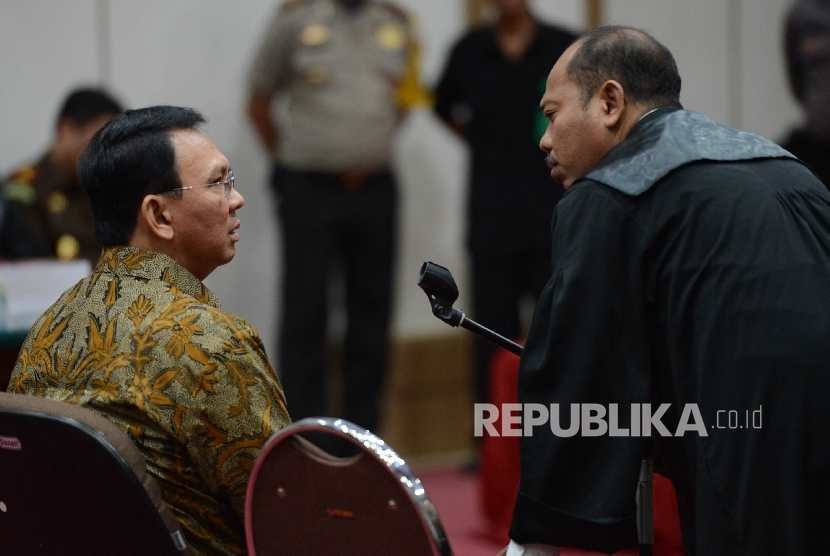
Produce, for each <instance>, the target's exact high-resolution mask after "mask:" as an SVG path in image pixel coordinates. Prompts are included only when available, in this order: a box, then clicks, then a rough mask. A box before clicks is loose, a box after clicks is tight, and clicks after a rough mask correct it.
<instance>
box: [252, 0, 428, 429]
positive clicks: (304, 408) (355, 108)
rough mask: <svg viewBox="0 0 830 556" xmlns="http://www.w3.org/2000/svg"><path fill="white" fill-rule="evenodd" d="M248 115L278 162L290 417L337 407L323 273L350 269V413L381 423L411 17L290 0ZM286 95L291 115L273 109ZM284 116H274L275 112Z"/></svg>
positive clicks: (258, 70) (267, 47) (273, 27)
mask: <svg viewBox="0 0 830 556" xmlns="http://www.w3.org/2000/svg"><path fill="white" fill-rule="evenodd" d="M250 88H251V95H250V99H249V104H248V109H249V115H250V117H251V120H252V122H253V124H254V126H255V128H256V130H257V132H258V134H259V136H260V138H261V140H262V142H263V144H264V146H265V148H266V149H267V151H268V152H269V154H271V155H272V156H273V158H274V171H273V174H272V187H273V189H274V190H275V191H276V193H277V197H278V200H279V203H278V204H279V207H278V215H279V217H280V222H281V225H282V237H283V256H284V261H283V262H284V265H283V271H284V278H283V291H282V307H283V314H282V322H281V326H280V358H279V361H280V365H279V370H280V372H281V378H282V383H283V386H284V388H285V394H286V399H288V400H289V403H290V405H291V415H292V417H293V418H294V419H300V418H303V417H308V416H314V415H325V414H328V413H329V411H328V406H327V400H326V399H325V366H326V365H325V363H326V343H325V338H326V321H327V310H328V309H327V303H326V294H327V291H328V277H329V272H330V269H331V263H332V262H333V261H342V262H343V263H344V267H345V272H346V278H345V280H346V310H347V318H348V323H347V330H346V336H345V339H344V344H343V380H344V389H345V391H344V398H345V399H344V400H343V414H342V416H343V417H344V418H346V419H348V420H350V421H353V422H355V423H357V424H358V425H361V426H363V427H366V428H369V429H376V427H377V424H378V418H379V401H380V396H381V386H382V381H383V377H384V371H385V367H386V356H387V337H388V324H389V316H390V304H391V303H390V302H391V288H392V266H393V260H394V254H395V253H394V249H395V236H396V210H397V191H396V184H395V178H394V176H393V175H392V172H391V169H390V159H391V145H392V142H393V137H394V134H395V131H396V129H397V126H398V124H399V123H400V120H401V116H402V114H403V112H404V111H405V110H406V109H408V108H409V107H411V106H412V105H414V104H416V103H418V102H420V101H422V100H424V98H423V96H424V93H423V89H422V88H421V87H420V86H419V80H418V76H417V48H416V43H415V38H414V35H413V29H412V25H411V22H410V20H409V18H408V16H407V14H406V13H405V12H403V11H402V10H401V9H400V8H398V7H396V6H394V5H392V4H390V3H387V2H378V1H375V0H288V1H287V2H286V3H285V4H283V6H282V7H281V8H280V9H278V10H277V13H276V15H275V17H274V19H273V20H272V22H271V23H270V25H269V26H268V28H267V31H266V34H265V37H264V40H263V41H262V43H261V46H260V48H259V51H258V52H257V54H256V57H255V60H254V63H253V66H252V68H251V72H250ZM276 97H283V98H284V99H285V100H287V102H286V103H285V107H286V109H285V112H286V114H285V115H286V116H287V117H285V118H278V119H275V118H274V117H272V116H275V114H273V113H272V101H273V100H274V99H275V98H276ZM277 120H279V121H277Z"/></svg>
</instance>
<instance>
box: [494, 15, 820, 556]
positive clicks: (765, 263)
mask: <svg viewBox="0 0 830 556" xmlns="http://www.w3.org/2000/svg"><path fill="white" fill-rule="evenodd" d="M679 94H680V77H679V76H678V74H677V68H676V65H675V63H674V60H673V58H672V56H671V53H670V52H669V51H668V50H667V49H666V48H665V47H663V46H662V45H661V44H659V43H658V42H657V41H655V40H654V39H653V38H652V37H650V36H649V35H647V34H645V33H643V32H641V31H638V30H635V29H630V28H623V27H605V28H599V29H596V30H593V31H591V32H589V33H587V34H586V35H583V37H581V38H580V39H579V40H578V41H577V42H576V43H575V44H574V45H573V46H571V47H570V48H569V49H568V50H567V51H566V52H565V53H564V54H563V55H562V57H561V58H560V59H559V61H558V62H557V63H556V65H555V66H554V68H553V70H552V71H551V73H550V76H549V78H548V82H547V89H546V92H545V95H544V97H543V99H542V103H541V108H542V110H543V112H544V113H545V115H546V116H547V118H548V129H547V132H546V134H545V136H544V137H543V138H542V140H541V147H542V150H544V151H545V152H547V153H548V159H547V160H548V165H549V167H550V168H551V176H552V177H553V179H554V180H555V181H557V182H560V183H562V184H563V185H564V186H565V188H566V190H567V191H566V193H565V195H564V196H563V198H562V200H561V201H560V202H559V205H558V206H557V208H556V211H555V214H554V219H553V252H552V276H551V278H550V280H549V281H548V283H547V285H546V287H545V289H544V291H543V293H542V296H541V298H540V301H539V304H538V305H537V309H536V312H535V314H534V316H533V322H532V324H531V329H530V333H529V336H528V339H527V343H526V348H525V352H524V355H523V356H522V361H521V367H520V376H519V395H520V402H522V403H523V404H524V406H523V408H524V413H523V417H524V422H523V430H524V434H523V437H522V439H521V459H522V475H521V484H520V486H519V495H518V500H517V503H516V507H515V511H514V516H513V525H512V528H511V534H510V536H511V539H513V540H512V542H511V545H510V546H509V547H508V548H507V549H506V552H507V554H530V553H532V554H544V555H548V554H554V555H555V554H558V553H559V549H558V548H556V547H563V546H575V547H582V548H587V549H593V550H599V551H603V552H612V551H615V550H619V549H622V548H625V547H630V546H636V544H637V536H636V526H635V522H636V519H635V490H636V487H637V482H638V474H639V469H640V461H641V458H642V457H643V450H644V444H645V442H646V441H647V439H648V438H647V437H651V436H652V435H653V436H654V441H655V442H656V445H657V447H658V448H659V452H660V456H661V458H662V460H663V462H664V464H665V468H666V471H667V472H668V475H669V476H670V478H671V479H672V481H673V482H674V485H675V488H676V490H677V495H678V505H679V510H680V517H681V524H682V531H683V540H684V545H685V550H686V553H687V554H700V555H705V556H718V555H724V556H727V555H729V556H733V555H736V554H753V555H755V554H818V553H822V552H824V551H825V548H824V547H825V545H826V544H827V541H826V540H825V538H824V535H823V534H822V531H823V527H824V523H825V522H826V520H827V518H828V514H829V513H830V510H829V508H830V426H828V425H827V424H828V423H830V401H829V400H830V396H829V394H830V194H828V192H827V190H826V189H825V187H824V186H823V185H822V184H821V182H820V181H819V180H818V179H817V178H816V177H815V176H814V175H813V173H812V172H811V171H810V170H809V168H807V167H806V166H804V165H803V164H802V163H800V162H799V161H798V160H797V159H795V158H793V157H792V155H790V154H789V153H788V152H786V151H784V150H783V149H781V148H780V147H778V146H776V145H774V144H773V143H771V142H769V141H767V140H766V139H763V138H761V137H759V136H757V135H753V134H750V133H745V132H742V131H738V130H734V129H731V128H727V127H725V126H722V125H720V124H717V123H715V122H713V121H712V120H710V119H709V118H707V117H705V116H703V115H701V114H697V113H694V112H689V111H686V110H683V109H682V108H681V106H680V103H679ZM530 404H535V405H530ZM551 404H558V405H551ZM545 414H547V415H548V418H547V419H545ZM531 547H532V548H531Z"/></svg>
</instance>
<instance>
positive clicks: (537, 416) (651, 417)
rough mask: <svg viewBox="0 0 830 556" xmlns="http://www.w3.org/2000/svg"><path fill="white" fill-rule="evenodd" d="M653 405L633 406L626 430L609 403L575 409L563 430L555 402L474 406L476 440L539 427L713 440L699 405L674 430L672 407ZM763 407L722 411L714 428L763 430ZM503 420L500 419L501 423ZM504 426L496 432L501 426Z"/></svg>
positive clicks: (687, 409) (566, 433) (562, 433)
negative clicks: (666, 419) (669, 419)
mask: <svg viewBox="0 0 830 556" xmlns="http://www.w3.org/2000/svg"><path fill="white" fill-rule="evenodd" d="M651 405H652V404H650V403H643V404H639V403H633V404H631V407H630V409H629V419H628V420H626V422H627V423H628V425H627V426H625V427H623V426H621V424H620V423H621V421H620V408H619V406H618V404H615V403H612V404H608V407H607V408H606V406H604V405H602V404H598V403H582V404H580V403H574V404H570V414H569V416H570V420H569V421H567V422H568V425H567V427H563V426H562V416H561V414H560V411H561V410H560V404H556V403H552V404H550V406H546V405H543V404H539V403H526V404H520V403H506V404H501V406H497V405H494V404H489V403H477V404H475V415H474V419H473V425H474V432H475V436H484V433H485V431H486V432H487V434H488V435H489V436H532V435H533V431H534V429H535V428H536V427H544V426H548V427H550V430H551V432H552V433H553V434H554V435H555V436H559V437H564V438H567V437H570V436H576V435H577V434H579V435H581V436H605V435H608V436H624V437H625V436H628V437H632V436H633V437H649V436H651V435H652V430H654V432H655V433H657V434H658V435H659V436H683V435H684V434H686V433H697V434H698V435H700V436H709V433H708V432H707V428H706V424H705V423H704V421H703V416H702V415H701V413H700V409H699V408H698V406H697V404H695V403H687V404H685V405H684V406H683V411H682V413H681V414H680V419H679V420H678V424H677V428H676V429H675V430H674V431H670V430H669V429H668V428H667V427H666V425H665V424H663V422H662V420H661V419H662V417H663V416H664V415H665V414H666V411H668V410H669V408H670V407H671V404H669V403H664V404H660V405H659V406H658V407H657V408H656V409H655V410H654V411H653V412H652V407H651ZM762 409H763V407H762V406H759V407H758V409H756V410H754V411H752V412H750V411H749V410H745V411H743V412H739V411H737V410H734V409H732V410H726V409H721V410H718V411H717V413H716V418H715V421H716V422H715V424H712V425H710V427H709V428H712V429H760V428H761V424H762V422H761V421H762ZM499 418H501V419H499ZM499 420H500V421H501V423H500V427H499V428H497V427H496V421H499Z"/></svg>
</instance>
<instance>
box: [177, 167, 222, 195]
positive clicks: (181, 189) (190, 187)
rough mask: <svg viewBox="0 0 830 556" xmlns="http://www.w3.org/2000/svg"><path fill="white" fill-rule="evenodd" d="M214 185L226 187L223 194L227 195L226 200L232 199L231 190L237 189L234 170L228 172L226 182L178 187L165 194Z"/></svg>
mask: <svg viewBox="0 0 830 556" xmlns="http://www.w3.org/2000/svg"><path fill="white" fill-rule="evenodd" d="M214 185H222V186H224V191H223V194H224V195H225V199H228V198H230V196H231V189H234V188H235V185H234V177H233V170H228V177H227V178H225V179H224V180H219V181H215V182H213V183H204V184H202V185H188V186H187V187H177V188H175V189H171V190H169V191H164V193H173V192H174V191H184V190H185V189H194V188H196V187H213V186H214Z"/></svg>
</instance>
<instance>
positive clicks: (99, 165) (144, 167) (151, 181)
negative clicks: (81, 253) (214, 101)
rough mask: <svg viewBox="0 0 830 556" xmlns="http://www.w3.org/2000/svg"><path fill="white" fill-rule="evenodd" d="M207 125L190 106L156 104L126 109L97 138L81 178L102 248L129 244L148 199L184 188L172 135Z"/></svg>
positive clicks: (83, 160) (85, 157) (80, 170)
mask: <svg viewBox="0 0 830 556" xmlns="http://www.w3.org/2000/svg"><path fill="white" fill-rule="evenodd" d="M204 123H205V118H204V116H202V115H201V114H200V113H199V112H197V111H196V110H193V109H191V108H180V107H177V106H152V107H149V108H142V109H139V110H127V111H126V112H124V113H123V114H121V115H119V116H116V117H115V118H113V119H112V120H110V121H109V123H107V124H106V125H105V126H104V127H102V128H101V129H100V130H99V131H98V132H97V133H96V134H95V135H94V136H93V137H92V140H91V141H90V143H89V146H88V147H87V148H86V150H85V151H84V153H83V155H82V156H81V160H80V162H79V165H78V175H79V177H80V180H81V186H82V187H83V188H84V191H85V192H86V194H87V196H88V197H89V200H90V203H91V204H92V214H93V218H94V225H95V239H96V240H98V243H99V244H100V245H101V246H102V247H111V246H114V245H126V244H127V243H128V242H129V240H130V237H132V234H133V232H134V231H135V226H136V223H137V221H138V220H137V218H138V212H139V209H140V207H141V202H142V201H143V199H144V197H145V196H147V195H151V194H156V193H162V192H165V191H170V190H172V189H175V188H177V187H181V180H180V178H179V170H178V168H177V167H176V153H175V150H174V148H173V141H172V139H171V137H170V134H171V133H172V132H173V131H177V130H188V129H190V130H198V129H199V128H200V126H201V125H202V124H204Z"/></svg>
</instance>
